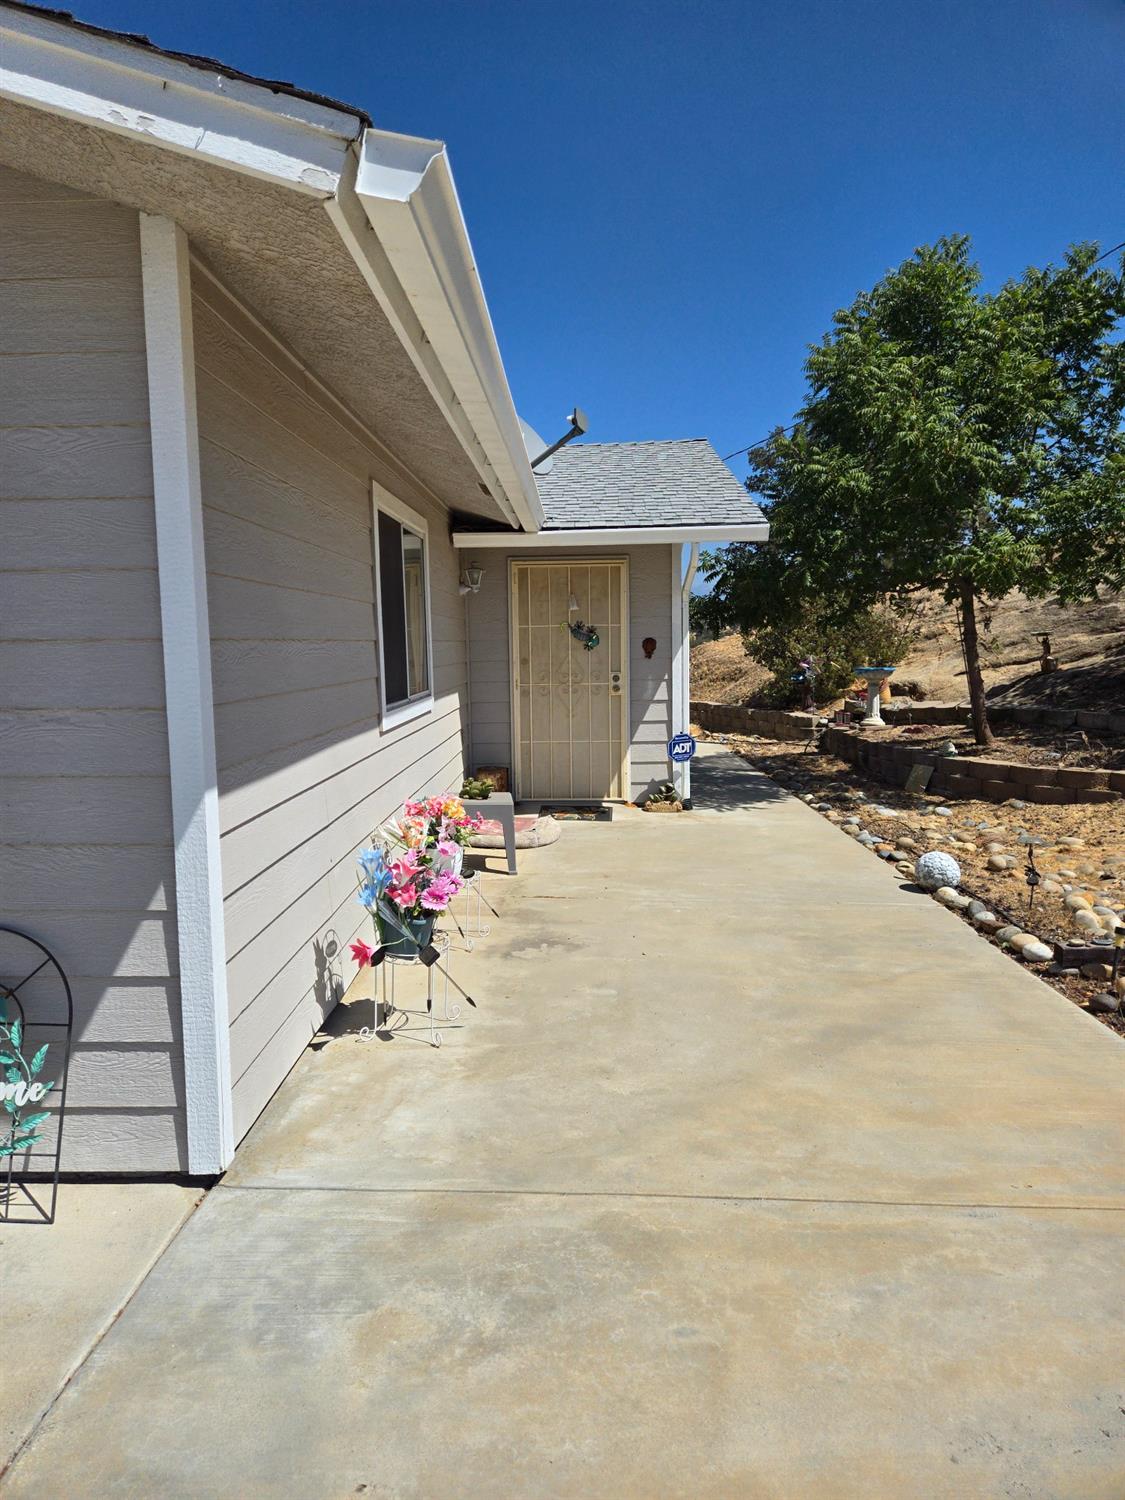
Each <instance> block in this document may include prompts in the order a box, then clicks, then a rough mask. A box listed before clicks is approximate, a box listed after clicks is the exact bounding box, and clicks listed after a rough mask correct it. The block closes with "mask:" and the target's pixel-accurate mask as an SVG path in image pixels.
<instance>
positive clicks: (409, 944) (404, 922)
mask: <svg viewBox="0 0 1125 1500" xmlns="http://www.w3.org/2000/svg"><path fill="white" fill-rule="evenodd" d="M436 921H437V912H432V911H428V912H426V913H425V915H424V916H421V917H399V919H398V926H396V925H395V924H394V923H392V922H389V921H387V920H385V919H384V918H383V917H381V916H379V914H378V913H376V915H375V926H376V928H377V930H378V933H379V946H380V947H381V948H382V949H383V951H384V952H385V953H389V954H390V955H391V956H392V957H393V958H417V957H418V954H419V953H420V952H421V951H422V949H423V948H428V947H429V945H430V942H431V940H432V939H433V935H434V923H435V922H436ZM400 929H402V930H400Z"/></svg>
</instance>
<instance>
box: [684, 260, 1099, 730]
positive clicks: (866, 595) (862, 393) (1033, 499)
mask: <svg viewBox="0 0 1125 1500" xmlns="http://www.w3.org/2000/svg"><path fill="white" fill-rule="evenodd" d="M1097 261H1098V253H1097V246H1096V245H1077V246H1073V247H1072V248H1071V249H1070V250H1069V251H1068V252H1067V254H1066V257H1065V259H1064V262H1063V264H1062V265H1061V266H1058V267H1056V266H1047V267H1045V268H1043V269H1036V268H1032V269H1029V270H1028V271H1026V272H1025V273H1024V275H1023V276H1022V277H1021V278H1019V279H1018V280H1013V281H1009V282H1007V283H1006V284H1005V285H1004V286H1002V287H1001V288H1000V289H999V291H997V292H994V293H988V294H982V292H981V290H980V281H981V277H980V271H979V269H978V268H977V266H976V265H974V264H973V263H972V261H971V260H970V258H969V241H968V238H967V237H965V236H956V237H953V238H950V239H943V240H940V241H938V243H937V244H935V245H932V246H927V247H923V248H922V249H919V250H917V251H916V252H915V253H914V255H913V256H912V257H911V259H909V260H907V261H905V262H904V263H903V264H902V265H901V266H899V267H898V269H897V270H894V271H891V272H889V273H888V274H887V275H886V276H885V277H884V278H883V280H882V281H880V282H879V283H878V284H877V285H876V286H875V287H874V288H873V289H872V290H871V291H870V292H864V293H862V294H861V295H860V296H859V297H857V298H856V300H855V302H853V303H852V305H851V306H850V307H848V308H846V309H844V310H843V311H841V312H838V313H837V314H836V316H835V319H834V324H833V328H832V330H831V332H830V333H829V334H827V335H826V337H825V338H824V339H823V341H822V342H821V343H820V344H819V345H817V346H814V347H813V348H812V350H811V352H810V355H809V358H808V361H807V364H806V373H807V376H808V380H809V395H808V398H807V400H806V402H805V404H804V406H803V407H802V409H801V411H800V413H799V415H798V421H797V422H796V424H794V427H793V428H792V429H790V430H788V431H779V432H777V433H775V434H774V435H773V436H772V437H771V438H770V439H769V440H768V441H767V442H766V443H764V444H763V445H762V446H761V447H759V448H757V449H755V450H754V451H753V452H752V453H751V455H750V469H751V472H750V478H749V480H748V481H747V487H748V488H749V489H750V490H751V492H752V493H755V494H757V495H759V496H760V497H761V500H762V503H763V506H764V508H765V509H766V510H767V512H768V514H769V519H770V525H771V537H770V541H769V543H768V544H767V545H765V546H764V547H759V546H753V545H747V544H742V545H740V546H735V547H731V548H728V549H726V550H725V551H724V552H723V553H721V554H709V555H708V556H707V557H706V558H705V559H704V568H705V571H706V574H707V577H708V579H709V580H710V582H711V584H712V594H711V600H712V602H711V605H710V607H709V621H710V623H712V624H716V623H724V624H733V625H737V626H738V627H739V628H741V629H743V630H751V629H754V628H756V627H759V626H763V625H767V626H771V627H778V626H780V627H787V626H790V625H793V624H796V623H798V622H800V621H801V620H812V619H815V620H816V621H817V622H818V623H820V624H826V625H831V624H832V623H833V622H838V621H840V620H843V619H846V618H847V617H848V616H849V615H851V614H854V613H856V612H857V611H860V610H863V609H867V608H869V607H870V606H871V605H872V604H874V603H876V602H878V601H882V600H887V599H894V598H896V597H899V598H901V597H902V596H903V595H908V594H909V593H911V592H912V591H915V590H918V589H937V590H940V591H941V592H942V593H943V594H944V596H945V598H947V599H948V600H950V601H952V602H955V603H956V604H957V606H958V608H959V613H960V620H961V630H962V636H963V641H964V652H965V667H966V674H967V677H968V686H969V697H970V701H971V703H972V710H973V727H974V731H975V735H976V739H977V741H978V743H981V744H987V743H989V742H990V741H991V738H992V735H991V732H990V730H989V725H988V714H987V707H986V701H985V696H984V682H983V678H982V676H981V665H980V646H979V638H978V628H977V616H978V605H979V603H980V601H981V600H988V599H996V598H999V597H1001V596H1002V595H1003V594H1005V593H1007V592H1008V591H1009V590H1010V589H1013V588H1019V589H1022V590H1023V591H1024V592H1025V593H1027V594H1029V595H1031V596H1033V597H1034V596H1044V595H1048V594H1054V595H1056V596H1057V597H1059V598H1060V599H1062V600H1066V601H1073V600H1077V599H1081V598H1088V597H1093V596H1094V595H1095V594H1096V593H1097V590H1098V589H1099V588H1101V587H1108V588H1113V589H1119V588H1121V587H1123V586H1125V440H1123V433H1122V412H1123V409H1125V344H1122V343H1121V342H1119V341H1118V340H1117V338H1116V337H1115V335H1116V334H1117V332H1118V330H1119V327H1120V324H1121V320H1122V317H1123V316H1125V275H1123V274H1122V273H1121V272H1114V271H1112V270H1110V269H1108V268H1107V267H1105V266H1099V265H1098V263H1097Z"/></svg>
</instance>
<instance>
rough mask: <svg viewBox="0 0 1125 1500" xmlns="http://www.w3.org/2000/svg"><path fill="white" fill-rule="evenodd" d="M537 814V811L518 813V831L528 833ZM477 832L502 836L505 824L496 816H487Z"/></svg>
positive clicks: (490, 835) (533, 824) (491, 835)
mask: <svg viewBox="0 0 1125 1500" xmlns="http://www.w3.org/2000/svg"><path fill="white" fill-rule="evenodd" d="M537 816H538V815H537V814H536V813H517V814H516V832H517V833H527V831H528V830H529V829H531V828H534V827H535V823H536V820H537ZM477 832H478V833H479V834H483V835H487V836H488V837H495V836H496V835H499V836H500V837H501V838H502V837H503V835H504V825H503V823H501V822H499V821H498V820H497V819H496V818H485V819H484V821H483V822H482V823H481V825H480V828H479V829H478V830H477Z"/></svg>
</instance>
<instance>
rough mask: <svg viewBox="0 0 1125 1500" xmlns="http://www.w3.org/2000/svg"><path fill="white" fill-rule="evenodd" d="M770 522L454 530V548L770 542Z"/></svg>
mask: <svg viewBox="0 0 1125 1500" xmlns="http://www.w3.org/2000/svg"><path fill="white" fill-rule="evenodd" d="M769 535H770V528H769V522H768V521H750V522H744V523H742V524H741V525H726V526H723V525H719V526H697V525H696V526H693V525H686V526H619V527H609V526H585V527H579V526H573V527H563V528H560V529H558V530H555V531H552V530H550V529H549V528H546V529H544V530H543V531H537V532H534V533H530V534H529V533H523V532H518V531H454V532H453V545H454V547H459V548H461V549H465V548H473V549H474V550H476V549H478V548H500V547H505V548H511V547H637V546H646V545H647V546H656V545H660V544H664V545H668V544H674V543H678V542H711V543H712V544H713V545H720V544H721V543H723V542H767V541H769Z"/></svg>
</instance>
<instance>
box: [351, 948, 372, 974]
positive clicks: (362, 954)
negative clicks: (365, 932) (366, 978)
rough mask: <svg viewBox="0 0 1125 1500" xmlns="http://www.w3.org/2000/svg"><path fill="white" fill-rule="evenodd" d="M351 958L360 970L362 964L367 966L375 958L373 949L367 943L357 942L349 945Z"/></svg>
mask: <svg viewBox="0 0 1125 1500" xmlns="http://www.w3.org/2000/svg"><path fill="white" fill-rule="evenodd" d="M351 949H352V957H353V958H354V959H355V961H356V963H357V964H358V965H359V966H360V968H361V969H362V968H363V966H364V964H369V963H370V962H371V960H372V959H373V958H374V957H375V949H374V948H372V947H371V946H370V944H369V943H364V942H358V943H353V944H352V945H351Z"/></svg>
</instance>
